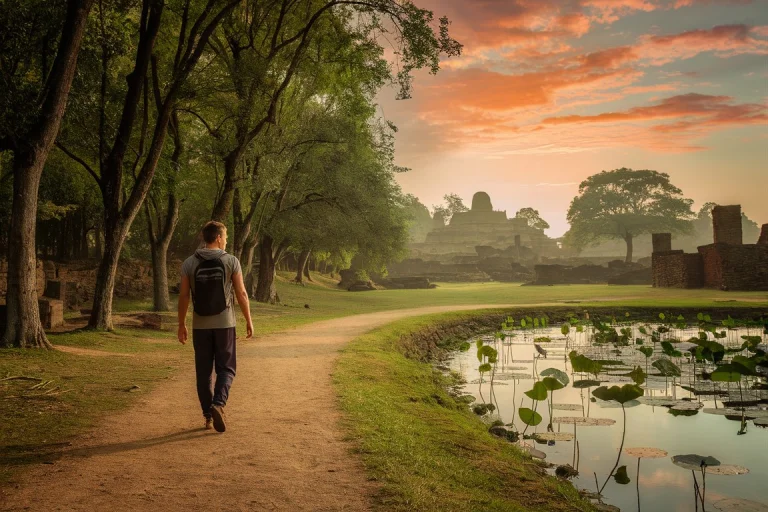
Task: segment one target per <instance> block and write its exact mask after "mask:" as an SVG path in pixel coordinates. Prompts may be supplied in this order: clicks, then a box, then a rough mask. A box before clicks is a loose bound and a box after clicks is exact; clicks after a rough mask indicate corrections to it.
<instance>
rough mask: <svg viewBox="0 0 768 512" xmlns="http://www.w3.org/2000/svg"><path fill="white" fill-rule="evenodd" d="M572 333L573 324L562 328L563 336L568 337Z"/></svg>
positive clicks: (564, 325)
mask: <svg viewBox="0 0 768 512" xmlns="http://www.w3.org/2000/svg"><path fill="white" fill-rule="evenodd" d="M569 332H571V324H567V323H566V324H563V325H561V326H560V333H561V334H562V335H563V336H568V333H569Z"/></svg>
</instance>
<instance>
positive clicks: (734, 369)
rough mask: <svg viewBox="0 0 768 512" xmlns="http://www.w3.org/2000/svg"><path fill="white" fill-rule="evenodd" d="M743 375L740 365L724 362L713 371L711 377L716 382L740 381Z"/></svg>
mask: <svg viewBox="0 0 768 512" xmlns="http://www.w3.org/2000/svg"><path fill="white" fill-rule="evenodd" d="M741 375H742V374H741V369H740V368H739V367H738V366H734V365H731V364H723V365H720V366H718V367H717V370H715V371H714V372H712V374H711V375H710V378H711V379H712V380H713V381H715V382H739V381H740V380H741Z"/></svg>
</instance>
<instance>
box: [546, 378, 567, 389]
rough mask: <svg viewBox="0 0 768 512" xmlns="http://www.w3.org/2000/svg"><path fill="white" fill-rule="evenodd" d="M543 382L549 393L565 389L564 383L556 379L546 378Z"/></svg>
mask: <svg viewBox="0 0 768 512" xmlns="http://www.w3.org/2000/svg"><path fill="white" fill-rule="evenodd" d="M541 382H542V384H544V387H545V388H547V391H557V390H558V389H563V388H564V387H565V385H564V384H563V383H562V382H560V381H559V380H557V379H556V378H554V377H545V378H544V379H542V380H541Z"/></svg>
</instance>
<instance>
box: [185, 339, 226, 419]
mask: <svg viewBox="0 0 768 512" xmlns="http://www.w3.org/2000/svg"><path fill="white" fill-rule="evenodd" d="M192 344H193V346H194V347H195V373H196V374H197V396H198V398H199V399H200V407H202V409H203V415H205V416H210V415H211V404H215V405H226V404H227V398H228V397H229V388H230V386H232V381H233V380H234V378H235V370H236V368H237V364H236V355H237V353H236V349H235V328H234V327H229V328H226V329H193V330H192ZM214 368H215V369H216V384H215V385H214V386H213V387H212V386H211V380H212V379H211V377H212V372H213V370H214Z"/></svg>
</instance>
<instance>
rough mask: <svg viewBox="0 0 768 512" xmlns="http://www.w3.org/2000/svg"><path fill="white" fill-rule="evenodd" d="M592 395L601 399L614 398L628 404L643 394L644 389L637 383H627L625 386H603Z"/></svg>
mask: <svg viewBox="0 0 768 512" xmlns="http://www.w3.org/2000/svg"><path fill="white" fill-rule="evenodd" d="M592 395H593V396H595V397H596V398H599V399H600V400H612V401H615V402H619V403H620V404H626V403H627V402H629V401H631V400H635V399H636V398H639V397H641V396H643V390H642V389H641V388H640V387H639V386H637V385H635V384H625V385H624V386H621V387H619V386H611V387H610V388H609V387H607V386H601V387H599V388H597V389H596V390H594V391H593V392H592Z"/></svg>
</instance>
